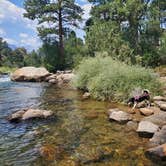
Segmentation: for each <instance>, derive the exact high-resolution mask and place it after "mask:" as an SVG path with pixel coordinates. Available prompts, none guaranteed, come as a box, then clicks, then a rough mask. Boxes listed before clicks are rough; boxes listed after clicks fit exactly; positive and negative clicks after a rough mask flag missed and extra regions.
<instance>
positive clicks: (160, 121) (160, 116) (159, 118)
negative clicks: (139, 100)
mask: <svg viewBox="0 0 166 166" xmlns="http://www.w3.org/2000/svg"><path fill="white" fill-rule="evenodd" d="M142 120H143V121H148V122H152V123H154V124H156V125H159V126H160V127H162V126H163V125H165V124H166V112H164V111H160V112H159V113H157V114H154V115H150V116H148V117H145V118H143V119H142Z"/></svg>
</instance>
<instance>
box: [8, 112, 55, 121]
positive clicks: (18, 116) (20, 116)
mask: <svg viewBox="0 0 166 166" xmlns="http://www.w3.org/2000/svg"><path fill="white" fill-rule="evenodd" d="M52 115H53V112H52V111H47V110H39V109H24V110H20V111H17V112H15V113H13V114H12V115H11V116H9V117H8V120H9V121H10V122H19V121H21V120H28V119H33V118H44V119H45V118H48V117H50V116H52Z"/></svg>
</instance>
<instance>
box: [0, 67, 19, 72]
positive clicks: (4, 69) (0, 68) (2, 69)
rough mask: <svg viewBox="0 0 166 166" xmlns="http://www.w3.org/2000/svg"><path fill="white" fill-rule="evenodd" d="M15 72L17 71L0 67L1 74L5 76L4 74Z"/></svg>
mask: <svg viewBox="0 0 166 166" xmlns="http://www.w3.org/2000/svg"><path fill="white" fill-rule="evenodd" d="M15 70H16V68H10V67H5V66H2V67H0V74H3V73H12V72H13V71H15Z"/></svg>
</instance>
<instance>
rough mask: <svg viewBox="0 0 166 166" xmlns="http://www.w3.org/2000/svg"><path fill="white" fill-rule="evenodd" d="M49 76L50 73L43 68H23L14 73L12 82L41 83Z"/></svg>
mask: <svg viewBox="0 0 166 166" xmlns="http://www.w3.org/2000/svg"><path fill="white" fill-rule="evenodd" d="M49 75H50V73H49V72H48V71H47V70H46V69H45V68H43V67H40V68H36V67H23V68H20V69H18V70H16V71H15V72H14V73H12V75H11V80H12V81H33V82H40V81H44V80H45V78H46V77H47V76H49Z"/></svg>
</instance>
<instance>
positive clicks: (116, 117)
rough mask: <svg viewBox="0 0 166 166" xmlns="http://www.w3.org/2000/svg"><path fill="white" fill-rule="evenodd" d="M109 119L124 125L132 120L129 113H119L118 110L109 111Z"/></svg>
mask: <svg viewBox="0 0 166 166" xmlns="http://www.w3.org/2000/svg"><path fill="white" fill-rule="evenodd" d="M109 119H110V120H113V121H117V122H119V123H126V122H128V121H130V120H132V116H131V115H130V114H129V113H127V112H124V111H121V110H119V109H110V110H109Z"/></svg>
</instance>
